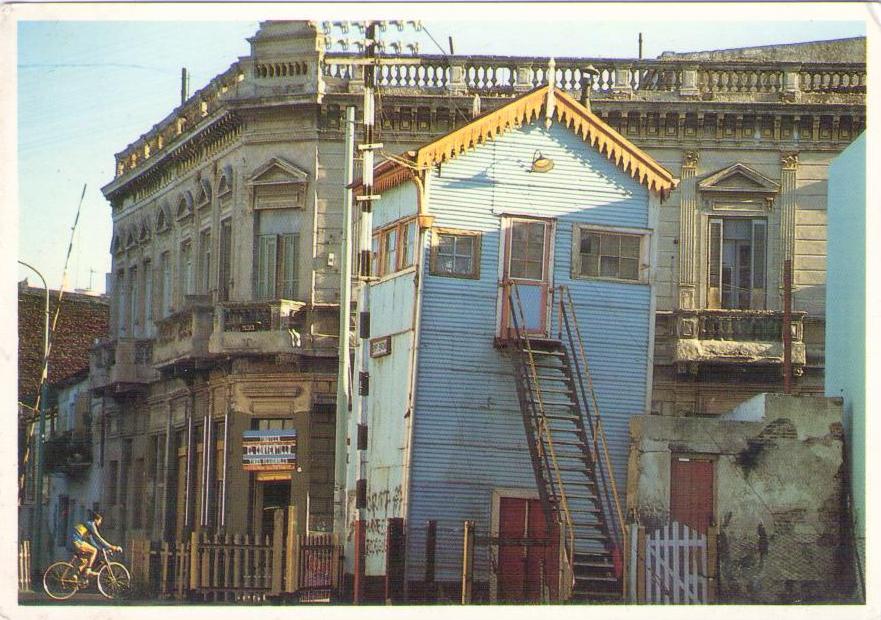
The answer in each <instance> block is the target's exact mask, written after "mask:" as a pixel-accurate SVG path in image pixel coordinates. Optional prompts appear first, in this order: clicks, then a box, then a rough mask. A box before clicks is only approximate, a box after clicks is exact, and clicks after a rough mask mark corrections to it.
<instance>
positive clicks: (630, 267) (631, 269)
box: [574, 226, 648, 282]
mask: <svg viewBox="0 0 881 620" xmlns="http://www.w3.org/2000/svg"><path fill="white" fill-rule="evenodd" d="M575 240H576V241H577V245H576V246H575V256H574V258H575V260H574V263H575V269H574V276H575V277H582V278H599V279H604V280H620V281H623V282H645V281H646V280H647V273H646V269H645V267H647V266H648V260H647V255H646V248H647V246H648V235H647V234H646V233H643V232H641V231H626V232H625V231H620V230H609V229H603V228H593V227H590V228H589V227H584V226H576V234H575Z"/></svg>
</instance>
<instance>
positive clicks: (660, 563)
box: [644, 521, 710, 605]
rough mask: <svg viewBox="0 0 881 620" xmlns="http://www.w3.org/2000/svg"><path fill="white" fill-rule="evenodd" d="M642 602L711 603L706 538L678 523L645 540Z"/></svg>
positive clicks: (653, 533) (656, 531) (659, 530)
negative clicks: (643, 596) (643, 597)
mask: <svg viewBox="0 0 881 620" xmlns="http://www.w3.org/2000/svg"><path fill="white" fill-rule="evenodd" d="M644 557H645V590H644V592H645V602H647V603H665V604H670V603H673V604H686V605H687V604H701V603H708V602H710V596H709V580H708V576H709V574H710V573H709V571H708V562H707V536H706V535H704V534H699V533H698V532H695V531H694V530H692V529H691V528H689V527H688V526H686V525H682V524H680V523H677V522H675V521H674V522H672V523H670V524H669V525H668V526H667V527H663V528H661V529H658V530H655V531H654V532H652V533H651V534H650V535H648V536H646V537H645V555H644Z"/></svg>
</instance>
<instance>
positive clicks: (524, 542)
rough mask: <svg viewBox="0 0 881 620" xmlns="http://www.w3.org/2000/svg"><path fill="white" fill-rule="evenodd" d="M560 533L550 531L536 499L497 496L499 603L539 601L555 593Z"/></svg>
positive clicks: (551, 598) (550, 597) (553, 595)
mask: <svg viewBox="0 0 881 620" xmlns="http://www.w3.org/2000/svg"><path fill="white" fill-rule="evenodd" d="M559 553H560V552H559V536H558V534H557V528H556V524H553V528H552V529H551V530H550V531H549V530H548V527H547V524H546V523H545V515H544V512H543V511H542V508H541V502H540V501H539V500H538V499H533V498H525V497H500V498H498V556H497V557H498V564H497V566H498V569H497V571H498V572H497V574H496V600H497V601H498V602H499V603H539V602H541V601H542V600H545V601H546V600H549V599H550V600H553V598H555V597H556V594H557V582H558V577H559V575H558V570H559Z"/></svg>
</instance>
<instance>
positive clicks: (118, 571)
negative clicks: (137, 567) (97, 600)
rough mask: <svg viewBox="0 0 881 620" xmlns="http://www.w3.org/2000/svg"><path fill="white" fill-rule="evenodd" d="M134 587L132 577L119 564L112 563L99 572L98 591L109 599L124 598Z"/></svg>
mask: <svg viewBox="0 0 881 620" xmlns="http://www.w3.org/2000/svg"><path fill="white" fill-rule="evenodd" d="M131 587H132V576H131V573H129V572H128V569H127V568H126V567H125V566H124V565H122V564H120V563H119V562H110V563H108V564H105V565H104V566H102V567H101V570H99V571H98V590H99V591H100V592H101V594H103V595H104V596H105V597H107V598H111V599H112V598H122V597H124V596H125V595H126V594H128V592H129V590H131Z"/></svg>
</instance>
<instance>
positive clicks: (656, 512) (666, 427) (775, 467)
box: [627, 394, 852, 603]
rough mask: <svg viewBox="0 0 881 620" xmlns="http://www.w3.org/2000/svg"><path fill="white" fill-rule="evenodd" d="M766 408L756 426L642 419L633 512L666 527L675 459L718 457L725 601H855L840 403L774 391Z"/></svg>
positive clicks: (636, 433)
mask: <svg viewBox="0 0 881 620" xmlns="http://www.w3.org/2000/svg"><path fill="white" fill-rule="evenodd" d="M756 404H763V408H764V415H763V417H761V419H757V420H756V421H743V420H742V419H740V420H731V419H725V418H724V417H723V418H722V419H709V418H669V417H660V416H641V417H639V418H634V419H633V420H632V421H631V458H630V470H629V472H628V488H627V503H628V508H629V509H630V511H632V512H634V513H635V514H636V516H637V517H638V518H639V520H640V522H641V523H642V524H643V525H645V527H646V530H647V531H651V530H652V529H654V528H656V527H658V526H660V525H662V524H664V523H666V522H667V520H668V519H669V517H670V462H671V458H672V456H673V455H674V454H691V455H703V456H708V457H710V458H713V459H714V460H715V483H714V486H715V488H714V494H715V497H714V515H715V519H716V522H717V525H718V526H719V546H718V550H719V600H720V601H722V602H732V603H735V602H736V603H746V602H753V603H795V602H810V601H838V600H846V597H847V596H849V594H850V592H851V591H852V576H851V574H850V571H849V568H848V566H849V565H848V562H847V558H848V553H849V549H848V545H847V544H846V536H845V535H844V534H845V531H846V530H845V529H844V528H843V527H842V526H843V524H844V523H845V522H846V521H845V519H846V515H845V503H844V486H843V478H842V474H843V470H842V465H843V459H842V448H843V442H842V427H841V403H840V400H838V399H827V398H821V397H814V396H784V395H780V394H767V395H760V396H757V397H756V399H754V400H753V401H750V402H749V403H747V404H746V405H745V406H747V407H751V408H752V409H755V406H754V405H756ZM733 417H734V416H733ZM742 417H743V416H741V418H742ZM752 417H753V418H755V417H756V416H752Z"/></svg>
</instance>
